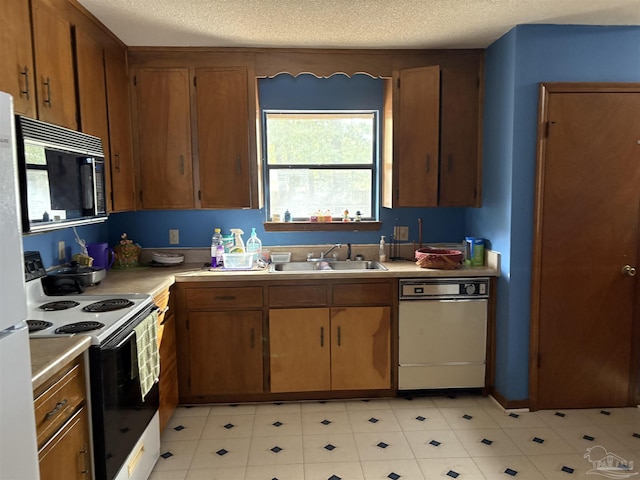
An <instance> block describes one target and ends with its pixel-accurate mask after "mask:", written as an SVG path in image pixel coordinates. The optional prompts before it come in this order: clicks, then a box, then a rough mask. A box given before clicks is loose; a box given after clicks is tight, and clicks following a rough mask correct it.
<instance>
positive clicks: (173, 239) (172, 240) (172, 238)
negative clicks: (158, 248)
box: [169, 228, 180, 245]
mask: <svg viewBox="0 0 640 480" xmlns="http://www.w3.org/2000/svg"><path fill="white" fill-rule="evenodd" d="M179 243H180V230H178V229H177V228H175V229H171V230H169V245H178V244H179Z"/></svg>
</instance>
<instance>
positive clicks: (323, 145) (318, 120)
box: [264, 110, 378, 221]
mask: <svg viewBox="0 0 640 480" xmlns="http://www.w3.org/2000/svg"><path fill="white" fill-rule="evenodd" d="M264 143H265V149H264V151H265V170H266V171H265V182H266V192H267V218H268V219H271V218H272V215H273V214H274V213H275V214H280V215H281V216H282V217H283V216H284V212H285V211H286V210H289V212H290V213H291V215H292V218H293V219H294V220H301V221H305V220H309V219H310V217H311V216H312V215H314V214H316V212H319V213H321V214H325V213H326V212H327V211H330V212H331V214H332V216H333V218H334V220H335V219H337V218H340V217H342V215H343V212H344V211H345V210H348V211H349V216H350V217H355V215H356V212H357V211H360V213H361V215H362V218H363V219H369V220H371V219H377V201H376V199H377V188H378V187H377V185H378V181H377V178H378V170H377V163H378V162H377V159H378V112H377V111H375V110H369V111H363V110H340V111H327V110H324V111H310V110H295V111H293V110H265V111H264Z"/></svg>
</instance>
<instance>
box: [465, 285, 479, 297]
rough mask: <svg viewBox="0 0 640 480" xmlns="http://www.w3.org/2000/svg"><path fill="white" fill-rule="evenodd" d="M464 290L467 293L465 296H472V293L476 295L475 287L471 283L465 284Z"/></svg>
mask: <svg viewBox="0 0 640 480" xmlns="http://www.w3.org/2000/svg"><path fill="white" fill-rule="evenodd" d="M464 290H465V292H466V293H467V295H473V294H474V293H477V292H476V290H477V289H476V286H475V285H474V284H473V283H467V284H466V285H465V286H464Z"/></svg>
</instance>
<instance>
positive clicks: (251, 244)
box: [247, 227, 262, 262]
mask: <svg viewBox="0 0 640 480" xmlns="http://www.w3.org/2000/svg"><path fill="white" fill-rule="evenodd" d="M247 253H253V261H254V262H255V261H257V260H258V258H260V254H261V253H262V241H261V240H260V239H259V238H258V235H257V234H256V229H255V227H251V237H249V240H247Z"/></svg>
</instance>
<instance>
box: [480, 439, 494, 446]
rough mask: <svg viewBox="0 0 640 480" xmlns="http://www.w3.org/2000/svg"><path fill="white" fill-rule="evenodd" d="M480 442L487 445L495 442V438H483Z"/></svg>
mask: <svg viewBox="0 0 640 480" xmlns="http://www.w3.org/2000/svg"><path fill="white" fill-rule="evenodd" d="M480 443H484V444H485V445H491V444H492V443H493V440H489V439H488V438H483V439H482V440H480Z"/></svg>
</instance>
